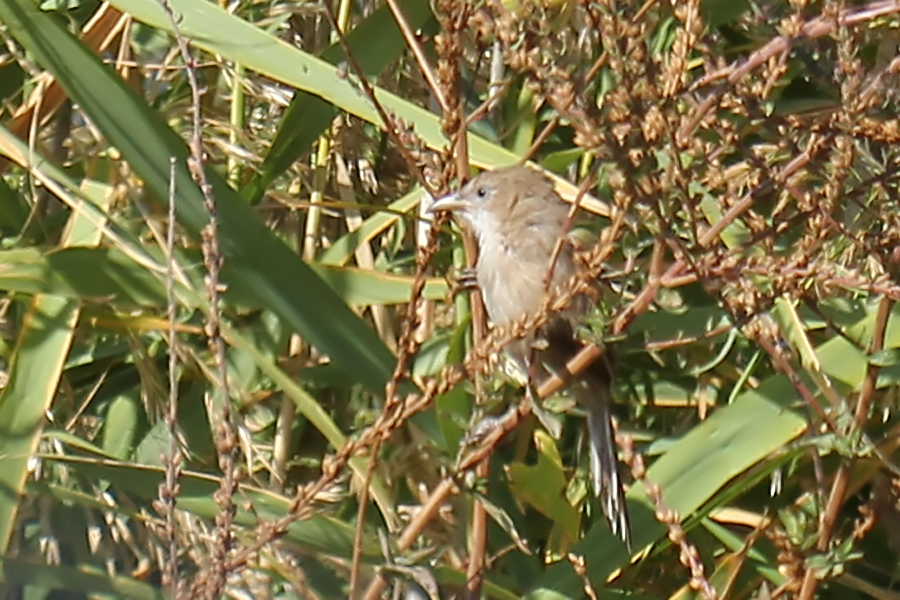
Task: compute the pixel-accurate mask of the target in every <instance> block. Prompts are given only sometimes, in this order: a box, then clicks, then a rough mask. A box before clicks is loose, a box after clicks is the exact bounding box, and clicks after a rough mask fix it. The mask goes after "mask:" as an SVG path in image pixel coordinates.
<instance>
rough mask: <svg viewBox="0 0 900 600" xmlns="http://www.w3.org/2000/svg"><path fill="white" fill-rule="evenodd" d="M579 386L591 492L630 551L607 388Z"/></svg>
mask: <svg viewBox="0 0 900 600" xmlns="http://www.w3.org/2000/svg"><path fill="white" fill-rule="evenodd" d="M593 379H594V378H591V380H590V381H589V382H588V383H589V385H585V386H581V387H582V389H581V390H579V391H578V394H579V396H581V395H584V396H585V397H584V398H579V404H581V406H582V408H584V410H585V411H586V412H587V424H588V434H589V437H590V457H591V481H592V482H593V487H594V493H595V494H596V495H597V496H599V497H600V502H601V504H602V506H603V514H604V515H605V516H606V521H607V522H608V523H609V526H610V529H612V531H613V533H614V534H616V535H617V536H618V537H619V538H620V539H621V540H622V541H623V542H624V543H625V545H626V546H627V547H628V550H629V551H630V550H631V525H630V523H629V520H628V507H627V506H626V505H625V489H624V488H623V487H622V478H621V477H620V475H619V461H618V459H617V458H616V444H615V437H614V436H615V434H614V433H613V427H612V414H611V412H610V389H609V384H608V383H605V382H598V381H593Z"/></svg>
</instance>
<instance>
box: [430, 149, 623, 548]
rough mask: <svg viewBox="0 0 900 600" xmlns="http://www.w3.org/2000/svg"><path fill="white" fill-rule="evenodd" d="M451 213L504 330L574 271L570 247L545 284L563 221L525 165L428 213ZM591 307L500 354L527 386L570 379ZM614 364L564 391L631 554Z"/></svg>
mask: <svg viewBox="0 0 900 600" xmlns="http://www.w3.org/2000/svg"><path fill="white" fill-rule="evenodd" d="M429 210H430V211H432V212H437V211H449V212H451V213H452V214H453V215H454V216H456V217H457V218H458V219H459V220H460V221H461V222H462V223H463V225H465V226H466V227H468V228H469V229H470V230H471V231H472V232H473V233H474V234H475V237H476V238H477V240H478V261H477V263H476V265H475V278H476V281H477V283H478V287H479V289H480V290H481V295H482V297H483V298H484V304H485V308H486V309H487V313H488V317H489V318H490V321H491V323H492V324H493V325H494V326H497V327H504V328H508V327H509V326H511V325H512V324H513V323H516V322H517V321H519V320H520V319H522V318H523V317H525V316H528V315H535V314H537V313H538V311H539V310H540V307H541V304H542V303H543V301H544V299H545V297H546V295H547V294H548V293H550V292H552V291H553V290H554V289H558V288H560V286H563V285H565V284H566V283H567V282H569V280H570V279H571V278H572V277H573V275H575V273H576V272H577V271H576V269H577V267H576V262H575V258H574V255H573V248H572V247H571V246H570V245H568V244H566V245H564V246H563V249H562V251H561V252H560V254H559V257H558V258H557V260H556V264H555V266H554V267H553V275H552V278H551V280H550V283H549V286H548V285H547V283H546V281H547V274H548V273H549V272H550V261H551V260H552V257H553V252H554V249H555V247H556V243H557V240H558V239H559V236H560V235H564V234H565V231H564V227H565V224H566V220H567V218H568V213H569V206H568V205H567V204H566V203H565V202H563V200H562V199H561V198H560V197H559V195H558V194H557V193H556V191H555V190H554V189H553V184H552V183H551V182H550V180H549V179H547V178H546V177H544V176H543V175H541V174H540V173H538V172H537V171H535V170H533V169H530V168H528V167H525V166H513V167H507V168H504V169H498V170H495V171H487V172H484V173H482V174H480V175H479V176H477V177H475V178H474V179H472V180H471V181H469V182H468V183H467V184H466V185H464V186H463V187H462V188H461V189H460V190H459V191H457V192H456V193H454V194H449V195H447V196H444V197H442V198H439V199H438V200H436V201H435V202H434V204H432V206H431V208H430V209H429ZM590 306H591V300H590V298H588V297H587V296H584V295H581V296H578V297H576V298H575V299H574V301H573V303H572V304H571V305H570V306H569V308H568V309H566V310H565V311H564V312H561V313H557V314H555V315H553V316H552V318H551V319H550V321H549V322H548V323H547V324H546V325H544V326H543V327H541V328H540V329H539V330H538V331H537V332H535V333H534V334H533V335H528V336H526V337H523V338H521V339H518V340H515V341H513V342H510V343H509V344H508V345H507V346H506V348H505V349H504V350H505V352H506V354H507V355H508V356H509V357H510V358H511V359H512V361H513V362H514V363H516V365H517V366H518V367H519V368H520V369H522V371H523V372H524V373H527V374H529V376H530V380H531V381H532V382H535V383H539V382H540V381H541V380H542V379H544V378H546V377H547V376H548V375H549V374H550V373H554V374H557V375H560V376H561V377H563V378H564V379H571V377H569V376H568V375H567V373H568V372H567V370H566V367H565V365H566V363H567V362H568V361H569V360H570V359H571V358H572V357H573V356H574V355H575V354H576V353H577V352H578V351H579V350H580V349H581V346H582V344H581V343H580V342H579V341H578V340H577V338H576V337H575V327H576V325H577V323H578V320H579V318H580V317H581V316H583V315H584V314H585V313H586V312H588V310H589V309H590ZM611 384H612V366H611V364H610V360H609V358H608V357H607V356H606V355H604V356H603V357H602V358H600V359H599V360H597V361H595V362H594V363H593V364H592V365H591V366H590V367H589V368H588V369H587V370H586V371H585V372H584V373H582V374H580V375H579V379H578V381H575V382H573V384H572V385H571V386H570V387H571V390H572V393H573V395H574V397H575V399H576V401H577V402H578V404H579V405H580V406H581V408H582V409H583V410H584V411H585V412H586V413H587V422H588V432H589V434H590V436H589V437H590V463H591V479H592V482H593V488H594V493H595V494H596V495H598V496H600V498H601V503H602V506H603V512H604V515H605V516H606V520H607V522H608V523H609V525H610V528H611V529H612V531H613V533H615V534H616V535H617V536H618V537H619V538H621V539H622V541H623V542H625V544H626V546H628V548H629V549H630V548H631V528H630V526H629V522H628V512H627V509H626V506H625V493H624V490H623V488H622V480H621V478H620V476H619V470H618V461H617V460H616V446H615V443H614V437H613V429H612V421H611V416H610V400H611V398H610V395H611Z"/></svg>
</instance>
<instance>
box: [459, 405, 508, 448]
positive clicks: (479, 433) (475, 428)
mask: <svg viewBox="0 0 900 600" xmlns="http://www.w3.org/2000/svg"><path fill="white" fill-rule="evenodd" d="M515 410H516V407H514V406H511V407H509V408H508V409H507V410H506V412H505V413H503V414H502V415H488V416H485V417H481V418H480V419H478V420H477V421H475V423H474V424H473V425H472V426H471V427H469V430H468V431H467V432H466V435H465V437H464V438H463V441H462V445H463V446H476V445H478V444H479V443H481V442H483V441H484V439H485V438H486V437H488V435H490V433H491V432H492V431H494V430H495V429H497V427H499V426H500V424H501V423H502V422H503V421H505V420H506V419H507V418H508V417H509V416H510V414H511V413H513V412H515Z"/></svg>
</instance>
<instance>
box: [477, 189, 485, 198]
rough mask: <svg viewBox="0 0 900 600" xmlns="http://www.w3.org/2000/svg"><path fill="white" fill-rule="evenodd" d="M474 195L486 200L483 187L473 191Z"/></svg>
mask: <svg viewBox="0 0 900 600" xmlns="http://www.w3.org/2000/svg"><path fill="white" fill-rule="evenodd" d="M475 193H476V194H478V197H479V198H486V197H487V190H486V189H484V188H483V187H480V188H478V189H477V190H475Z"/></svg>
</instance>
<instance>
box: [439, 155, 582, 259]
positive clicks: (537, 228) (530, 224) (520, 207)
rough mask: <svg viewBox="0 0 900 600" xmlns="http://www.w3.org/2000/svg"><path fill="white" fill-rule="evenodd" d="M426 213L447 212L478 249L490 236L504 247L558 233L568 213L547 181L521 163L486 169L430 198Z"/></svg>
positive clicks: (490, 238)
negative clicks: (473, 237)
mask: <svg viewBox="0 0 900 600" xmlns="http://www.w3.org/2000/svg"><path fill="white" fill-rule="evenodd" d="M429 211H430V212H439V211H447V212H450V213H452V214H453V215H454V216H455V217H456V218H457V219H459V220H460V221H462V222H463V224H465V225H466V226H467V227H469V228H470V229H471V230H472V232H473V233H474V234H475V235H476V237H478V239H479V242H480V245H481V246H482V247H484V245H485V244H486V243H489V242H491V241H494V240H495V239H497V241H499V242H501V243H502V244H504V245H505V246H509V245H510V244H515V243H520V242H525V243H527V237H528V236H534V235H540V234H542V233H543V232H548V233H549V234H550V235H554V236H555V235H558V234H559V232H560V229H561V227H562V225H563V223H564V222H565V219H566V216H567V214H568V209H567V206H566V204H565V203H564V202H563V201H562V199H560V197H559V195H558V194H557V193H556V191H555V190H554V189H553V184H552V182H551V181H550V180H549V179H547V178H546V177H545V176H544V175H542V174H541V173H540V172H538V171H535V170H534V169H531V168H529V167H525V166H522V165H517V166H513V167H506V168H503V169H496V170H494V171H485V172H483V173H481V174H480V175H478V176H477V177H475V178H474V179H472V180H470V181H469V182H468V183H466V184H465V185H464V186H462V187H461V188H460V189H459V190H457V191H456V192H454V193H452V194H448V195H446V196H443V197H441V198H438V199H437V200H435V201H434V203H433V204H432V205H431V208H429Z"/></svg>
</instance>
